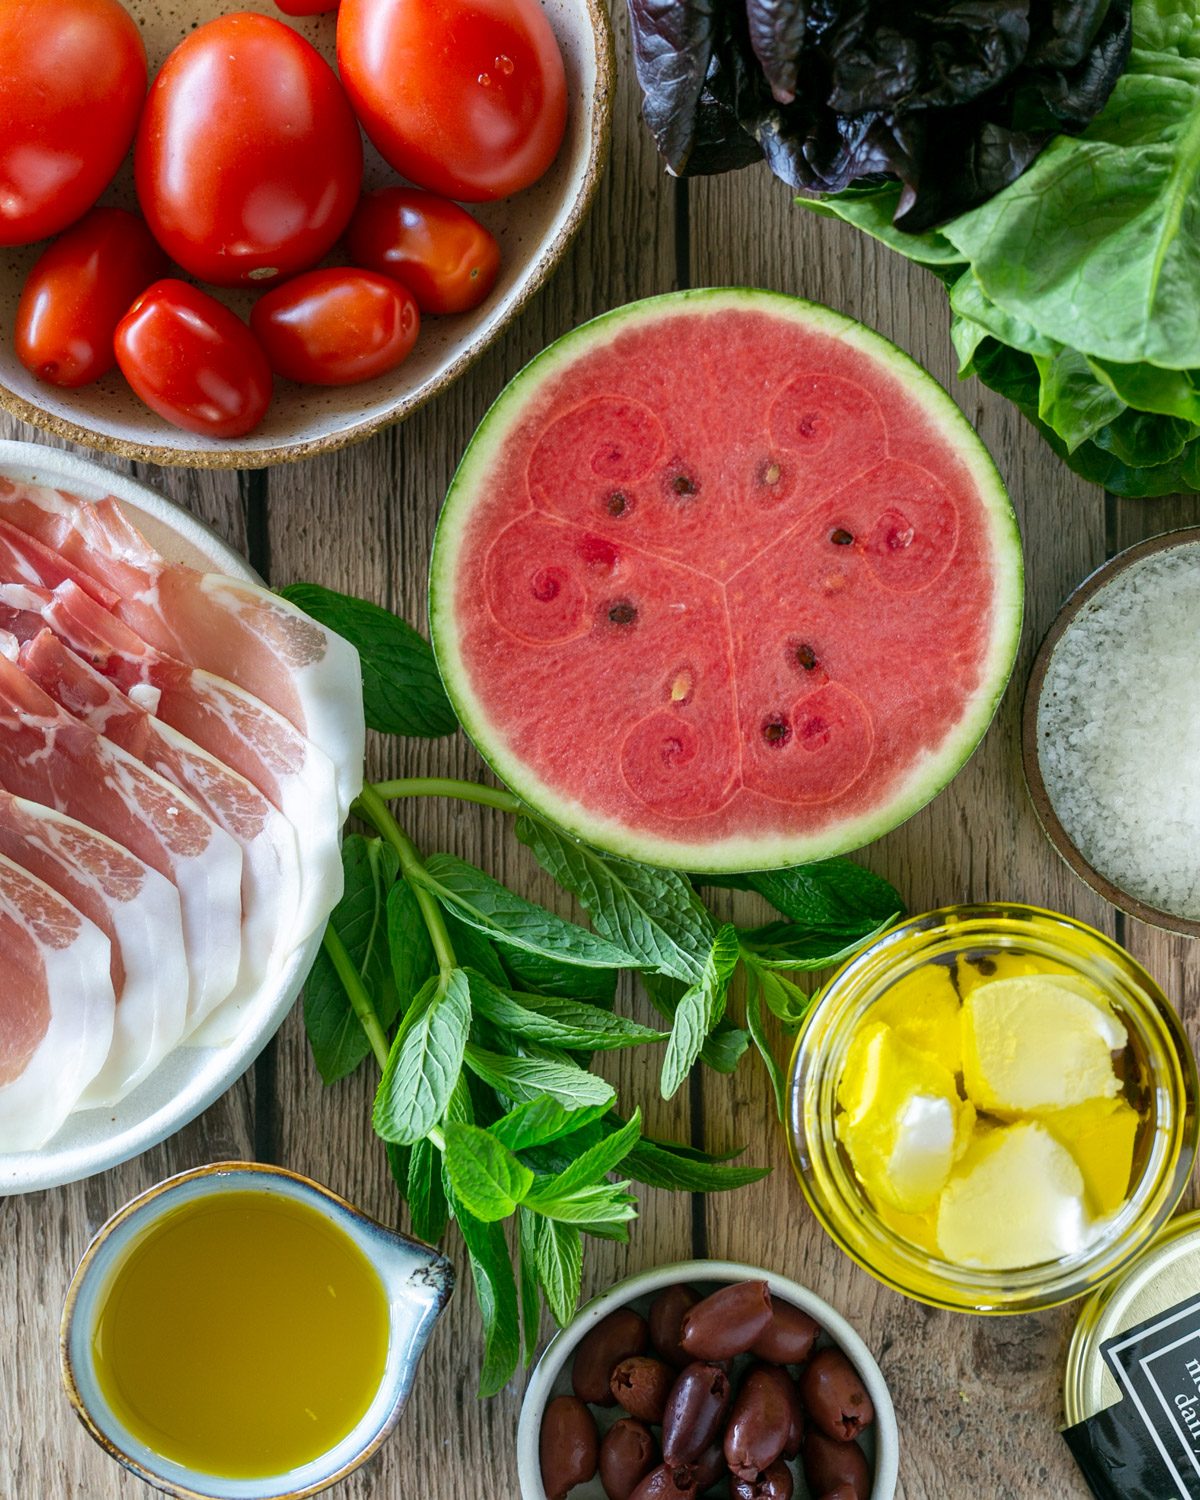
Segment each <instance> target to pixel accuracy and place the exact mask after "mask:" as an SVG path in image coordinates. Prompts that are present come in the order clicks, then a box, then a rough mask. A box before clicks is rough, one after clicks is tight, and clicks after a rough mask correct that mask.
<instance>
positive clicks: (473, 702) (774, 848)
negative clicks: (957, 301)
mask: <svg viewBox="0 0 1200 1500" xmlns="http://www.w3.org/2000/svg"><path fill="white" fill-rule="evenodd" d="M689 305H694V306H695V309H696V311H697V312H703V311H712V312H719V311H723V310H725V309H745V310H747V311H758V312H764V313H768V314H771V315H774V316H778V317H784V318H794V319H796V320H797V321H799V322H801V323H802V324H804V325H805V326H806V327H807V328H810V329H815V330H817V331H820V332H825V333H829V334H831V335H833V336H835V337H837V338H838V339H840V340H842V341H843V342H844V343H846V344H848V345H850V346H851V347H854V348H857V349H861V350H862V352H863V353H864V354H866V355H868V356H869V357H871V358H872V359H875V360H878V361H880V362H881V363H882V364H884V365H885V366H888V367H890V369H891V370H892V372H893V373H894V374H895V375H897V376H898V377H899V378H900V379H901V380H902V381H903V382H904V384H905V387H906V389H907V391H908V393H909V394H910V395H911V396H912V397H913V398H914V399H915V400H916V401H917V403H918V404H919V405H920V406H921V408H922V409H923V411H924V413H925V414H926V415H927V417H928V418H929V419H930V420H931V422H932V423H933V424H934V426H935V427H936V428H937V429H938V430H939V431H940V433H941V434H942V435H943V436H944V437H945V438H946V439H947V441H948V442H949V443H951V444H952V445H953V447H954V449H955V451H956V454H957V456H958V458H959V459H960V460H961V461H962V462H963V464H964V465H965V467H966V468H967V469H968V471H969V473H970V474H971V476H972V478H973V480H974V481H975V485H976V488H977V492H978V496H979V498H980V500H981V503H982V504H983V506H984V509H985V512H986V515H987V519H988V522H989V524H990V532H991V539H992V543H993V553H994V556H995V558H996V559H997V564H998V574H997V578H996V597H995V600H994V614H993V629H992V633H991V638H990V641H989V643H988V651H987V657H986V660H985V661H984V663H983V664H982V670H981V674H980V686H979V687H978V689H977V690H976V692H975V693H974V694H973V695H972V697H971V698H970V700H969V701H968V702H966V703H965V704H964V709H963V715H962V718H961V720H960V722H959V724H958V725H957V726H956V728H955V730H954V731H953V732H952V733H951V734H949V735H947V736H946V737H945V739H944V740H943V742H942V744H941V745H940V746H938V748H937V749H936V751H933V752H931V753H929V754H927V755H926V756H924V757H923V758H921V759H920V760H918V761H916V762H914V764H913V766H912V768H911V770H910V771H909V773H908V775H907V777H906V778H905V779H904V781H903V783H902V784H901V785H900V786H899V787H898V788H897V789H896V791H895V792H894V794H893V795H891V796H889V797H888V798H887V800H886V801H885V802H883V803H881V804H880V805H879V806H878V807H875V808H872V809H870V810H869V811H867V812H864V813H863V814H862V815H860V816H858V817H856V818H851V819H846V820H844V821H840V822H839V823H837V824H836V825H835V826H833V827H831V828H827V829H823V830H821V831H820V832H817V833H808V834H779V835H762V834H755V835H749V836H744V837H731V838H722V839H721V840H719V841H718V842H715V843H708V844H704V843H697V842H695V841H694V840H683V839H680V840H674V839H670V838H665V837H661V836H659V835H656V834H654V833H651V832H649V831H645V830H643V831H638V830H636V829H633V828H631V827H630V826H629V825H628V824H627V823H624V822H621V821H619V820H617V819H614V818H610V817H607V816H605V815H603V814H598V813H597V812H596V811H595V809H592V808H589V807H587V806H586V805H584V804H583V803H581V802H579V801H578V800H576V799H575V798H572V797H566V796H564V795H563V794H562V793H561V792H560V791H559V790H557V789H555V788H554V787H551V786H549V785H548V784H547V783H546V782H545V781H544V780H542V778H541V777H540V776H539V775H538V773H537V771H536V770H535V769H534V768H533V767H531V766H530V765H529V763H528V762H527V761H525V760H523V759H521V758H520V757H518V756H516V755H514V754H513V753H512V752H511V751H510V750H509V749H508V747H507V746H506V745H505V744H504V743H503V742H502V740H501V739H500V738H499V737H498V736H497V735H496V734H494V733H493V732H492V730H491V727H490V724H489V719H488V715H487V713H486V711H485V709H484V707H483V705H482V703H481V702H480V700H479V698H478V696H477V694H476V693H475V691H474V689H473V687H472V685H471V677H470V672H469V671H468V669H467V665H466V663H465V661H464V660H463V657H462V655H461V652H460V646H459V636H458V630H457V628H456V619H455V611H454V594H455V578H456V574H457V570H458V560H459V551H460V546H461V543H462V539H463V536H464V534H465V523H466V522H467V520H468V518H469V516H470V514H471V509H472V504H473V500H474V497H475V495H476V493H477V492H478V490H479V488H480V487H481V486H483V485H485V484H486V483H487V481H488V476H489V473H490V472H491V468H492V464H493V461H494V458H495V455H496V454H497V453H498V451H499V450H500V448H501V447H502V445H503V444H504V442H505V440H506V438H507V436H508V434H509V433H510V432H511V431H512V429H513V428H514V427H515V426H516V425H517V424H518V423H519V422H520V421H521V420H522V418H523V415H524V413H525V412H526V411H527V410H528V408H529V406H530V404H531V403H532V402H533V401H535V400H536V399H537V397H538V395H539V393H540V392H541V391H542V390H543V389H544V387H545V386H546V385H547V384H548V383H549V382H553V381H554V380H555V379H556V378H558V377H559V375H560V374H561V372H562V371H563V370H564V368H565V367H567V366H569V365H570V364H572V363H573V362H574V361H575V360H576V359H577V358H578V357H579V356H580V355H582V354H583V353H585V352H586V351H587V350H590V349H592V348H595V347H597V346H598V345H600V344H602V343H604V342H608V341H611V340H613V339H615V338H616V337H618V336H619V335H620V334H621V333H622V331H623V330H625V329H626V328H627V327H628V326H629V325H630V324H631V323H634V322H639V321H640V322H643V323H645V322H646V321H647V320H655V319H658V318H662V317H667V316H672V315H675V314H677V313H678V312H679V311H680V310H681V308H683V307H686V306H689ZM1023 608H1024V564H1023V559H1022V550H1021V534H1020V528H1019V526H1018V523H1017V518H1016V514H1015V512H1014V511H1013V507H1012V503H1011V501H1010V499H1009V496H1008V491H1007V490H1006V488H1005V485H1004V481H1003V480H1002V479H1001V477H1000V474H999V471H998V470H997V468H996V465H995V463H994V462H993V461H992V457H991V455H990V454H989V453H988V451H987V449H986V448H985V447H984V445H983V442H982V441H981V440H980V438H979V436H978V435H977V434H976V432H975V430H974V428H973V427H972V426H971V424H970V423H969V422H968V421H967V419H966V417H965V416H964V415H963V413H962V411H961V410H960V409H959V407H958V405H957V404H956V403H955V401H954V400H953V399H952V398H951V396H950V395H949V394H948V393H947V392H946V390H945V389H944V388H943V387H942V386H941V385H939V384H938V382H937V381H936V380H935V379H934V378H933V376H932V375H930V374H929V372H928V371H927V370H924V369H923V368H922V367H921V366H920V365H919V364H917V363H916V361H915V360H913V359H912V358H911V357H910V356H909V355H907V354H906V353H905V352H904V351H903V350H902V349H900V348H898V347H897V346H896V345H895V344H893V343H892V342H891V341H890V340H888V339H886V338H884V337H883V335H882V334H879V333H876V332H875V331H874V330H872V329H870V328H867V327H865V326H864V325H863V324H861V323H857V322H855V321H854V320H853V319H852V318H848V317H846V316H844V315H843V314H841V313H837V312H834V311H833V310H832V309H831V308H828V307H825V306H823V305H821V304H820V303H815V302H809V301H806V300H805V299H803V298H800V297H793V296H788V295H786V294H784V293H780V292H770V291H764V290H760V289H757V288H747V287H706V288H694V289H689V290H686V291H679V292H669V293H666V294H663V295H660V296H656V297H647V298H644V299H642V300H641V301H637V302H630V303H627V304H625V305H624V306H622V307H618V308H614V309H613V310H612V311H610V312H606V313H602V314H601V315H600V316H599V317H596V318H593V319H591V320H590V321H589V322H587V323H583V324H580V325H579V326H578V327H576V328H574V329H572V330H571V331H570V332H569V333H566V334H564V335H563V336H562V337H561V338H559V339H558V340H556V341H555V342H554V343H552V344H550V345H548V346H547V348H545V349H544V350H543V351H542V352H541V353H540V354H538V355H536V356H535V357H534V358H533V359H532V360H531V361H530V362H529V363H528V364H527V365H526V366H525V367H524V368H523V369H522V370H521V371H520V372H519V373H518V374H517V375H516V376H514V378H513V379H512V380H511V381H510V382H509V384H508V385H507V386H506V387H505V388H504V390H503V391H501V393H500V395H499V396H498V397H497V398H496V400H495V402H494V403H493V404H492V406H491V407H490V409H489V410H488V412H487V413H486V415H485V416H484V418H483V420H482V422H481V423H480V424H479V427H478V429H477V430H476V432H475V435H474V437H473V438H472V439H471V442H470V444H469V445H468V447H467V450H466V452H465V453H464V454H463V457H462V460H461V462H460V463H459V466H458V469H457V470H456V472H455V474H454V477H453V479H452V480H451V483H450V488H449V490H448V492H447V495H446V499H445V503H444V504H443V507H442V512H441V515H440V517H439V518H438V523H437V528H436V531H435V533H434V542H433V552H432V556H431V559H430V587H429V617H430V635H431V639H432V642H433V648H434V653H435V655H436V658H437V664H438V668H439V670H440V672H441V675H442V679H443V681H444V683H445V686H446V691H447V693H448V694H449V696H450V699H451V702H452V703H453V705H454V708H455V710H456V712H457V714H458V717H459V719H460V721H461V723H462V726H463V728H464V730H465V731H466V733H467V735H468V736H469V737H470V739H471V740H472V742H473V743H474V745H475V747H476V749H477V750H478V751H479V753H480V755H481V756H482V757H483V759H484V760H485V761H486V762H487V763H488V765H489V766H490V767H491V768H492V770H493V771H494V772H495V774H496V775H497V776H498V777H499V778H500V780H501V781H503V782H504V783H505V784H506V785H507V786H508V787H510V788H511V790H512V791H513V792H515V793H516V795H517V796H518V797H520V798H521V800H522V801H523V802H525V803H526V804H527V805H528V806H529V807H530V808H531V809H532V810H533V811H535V812H537V813H540V814H541V815H543V816H545V817H546V818H548V819H550V820H551V821H552V822H553V823H555V824H557V825H558V826H559V827H560V828H561V829H563V830H564V831H566V832H567V833H569V834H571V835H573V836H574V837H576V838H578V839H579V840H580V841H582V842H584V843H587V844H590V845H593V846H595V847H597V848H600V849H603V850H605V851H607V852H609V853H611V854H614V855H617V856H618V857H621V858H625V859H631V860H638V861H642V862H644V863H648V864H656V865H661V866H665V867H668V868H672V869H683V870H691V871H695V872H696V873H699V874H703V873H711V874H733V873H738V872H743V871H747V870H767V869H777V868H781V867H783V866H787V865H797V864H807V863H809V862H811V861H813V860H818V859H827V858H830V857H832V856H834V855H838V854H845V853H848V852H849V851H851V850H854V849H859V848H862V847H863V846H864V845H866V844H869V843H872V842H873V841H874V840H875V839H877V838H881V837H882V836H883V835H884V834H885V833H889V832H891V830H892V829H894V828H896V827H897V826H898V825H899V824H901V823H903V822H904V821H906V820H907V819H908V818H910V817H911V816H912V815H913V814H914V813H916V812H918V811H919V810H920V809H921V808H922V807H924V806H925V805H926V804H927V803H928V802H930V801H931V800H932V799H933V798H934V797H935V796H936V795H937V794H938V793H939V792H940V791H942V790H943V788H944V787H945V786H946V785H947V784H948V783H949V782H950V781H951V780H952V779H953V778H954V776H955V775H957V773H958V772H959V771H960V770H961V769H962V767H963V766H964V765H965V763H966V762H967V760H968V759H969V758H970V756H971V755H972V753H973V752H974V750H975V748H976V747H977V745H978V744H979V742H980V741H981V740H982V738H983V736H984V734H985V733H986V731H987V728H988V726H989V724H990V723H991V721H992V718H993V716H994V715H995V712H996V709H997V706H998V705H999V703H1000V700H1001V698H1002V697H1003V695H1004V691H1005V688H1006V687H1007V685H1008V680H1009V677H1010V675H1011V673H1012V668H1013V664H1014V662H1015V660H1016V654H1017V648H1018V645H1019V642H1020V636H1021V623H1022V615H1023Z"/></svg>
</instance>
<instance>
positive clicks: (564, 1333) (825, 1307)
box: [517, 1260, 900, 1500]
mask: <svg viewBox="0 0 1200 1500" xmlns="http://www.w3.org/2000/svg"><path fill="white" fill-rule="evenodd" d="M680 1281H683V1282H686V1283H687V1284H688V1285H689V1286H692V1287H695V1289H696V1290H697V1291H698V1292H700V1293H702V1294H705V1295H706V1294H707V1293H709V1292H715V1291H717V1290H718V1289H719V1288H720V1287H722V1286H727V1285H729V1284H731V1283H734V1282H738V1281H765V1282H766V1283H767V1285H768V1286H769V1287H770V1289H771V1295H772V1296H773V1297H778V1298H780V1300H781V1301H784V1302H790V1303H792V1305H793V1306H794V1307H799V1308H801V1309H803V1311H804V1312H806V1313H808V1315H809V1316H810V1317H811V1318H814V1319H815V1320H816V1321H817V1322H818V1323H819V1324H820V1325H821V1327H822V1328H823V1329H824V1330H825V1332H826V1334H827V1335H828V1336H829V1340H830V1342H832V1343H833V1344H834V1345H836V1346H837V1348H839V1349H841V1350H842V1351H843V1353H844V1354H845V1355H846V1357H847V1358H848V1359H849V1361H850V1363H851V1364H852V1365H853V1366H854V1368H855V1369H856V1370H857V1371H858V1373H859V1376H860V1377H861V1379H862V1382H863V1384H864V1385H865V1386H866V1388H867V1393H868V1394H869V1395H870V1397H871V1400H872V1402H873V1403H874V1406H875V1421H874V1423H873V1424H872V1425H871V1427H869V1428H868V1429H867V1431H866V1433H865V1434H864V1436H863V1444H862V1446H863V1449H864V1451H865V1453H866V1455H867V1458H868V1460H869V1461H870V1463H871V1464H872V1466H873V1470H874V1481H873V1483H872V1485H871V1493H870V1495H869V1496H866V1497H864V1500H892V1497H893V1496H894V1495H895V1493H896V1481H897V1476H898V1474H899V1461H900V1438H899V1433H898V1431H897V1428H896V1411H895V1408H894V1406H893V1405H892V1398H891V1395H890V1394H889V1392H888V1388H887V1382H886V1381H885V1380H884V1378H883V1372H882V1370H880V1368H879V1366H878V1364H876V1362H875V1359H874V1356H873V1355H872V1354H871V1351H870V1350H869V1349H868V1348H867V1346H866V1344H864V1343H863V1341H862V1339H861V1338H859V1336H858V1334H857V1333H855V1331H854V1329H853V1328H852V1327H851V1326H850V1324H849V1323H848V1322H847V1321H846V1319H845V1318H843V1317H842V1315H841V1313H839V1312H836V1311H835V1310H834V1309H833V1308H832V1307H830V1305H829V1303H828V1302H826V1301H824V1300H823V1299H822V1298H821V1297H818V1296H817V1294H816V1293H815V1292H810V1291H809V1289H808V1288H807V1287H805V1286H801V1285H800V1283H799V1282H798V1281H791V1280H789V1279H788V1278H787V1277H786V1276H779V1275H777V1274H776V1273H775V1272H774V1271H764V1270H762V1269H761V1268H760V1267H759V1266H744V1265H739V1264H738V1263H737V1262H736V1261H732V1260H688V1261H680V1262H678V1263H677V1264H675V1265H670V1266H657V1267H655V1269H654V1270H652V1271H641V1272H639V1273H638V1275H636V1276H629V1277H627V1278H626V1279H625V1280H624V1281H618V1282H617V1284H616V1285H615V1286H613V1287H610V1288H609V1290H608V1291H607V1292H605V1293H604V1294H603V1295H602V1296H600V1297H596V1298H594V1299H593V1300H592V1301H591V1302H589V1303H588V1304H587V1306H586V1307H583V1308H581V1309H580V1310H579V1312H578V1313H577V1314H576V1316H575V1317H574V1318H573V1319H572V1320H571V1322H570V1323H568V1324H567V1326H566V1327H565V1328H563V1329H561V1330H560V1331H559V1332H558V1333H556V1334H555V1335H554V1337H553V1338H552V1339H551V1340H550V1342H549V1343H548V1344H547V1345H546V1348H545V1350H544V1351H543V1353H542V1357H541V1359H540V1360H539V1361H538V1363H537V1368H536V1369H535V1370H534V1372H533V1374H532V1376H531V1377H530V1380H529V1385H528V1386H527V1387H526V1390H525V1400H524V1402H523V1404H522V1406H521V1420H520V1424H519V1425H518V1427H517V1478H518V1480H519V1482H520V1486H521V1500H546V1491H545V1487H544V1486H543V1484H542V1472H541V1460H540V1456H539V1452H538V1449H539V1440H540V1437H541V1430H542V1417H543V1415H544V1413H545V1410H546V1406H547V1404H548V1403H549V1402H550V1401H552V1400H553V1399H554V1397H555V1396H563V1395H570V1394H571V1362H572V1360H573V1358H574V1354H575V1349H576V1347H577V1346H578V1344H579V1341H580V1339H582V1338H583V1337H584V1335H585V1334H587V1333H590V1332H591V1330H592V1329H593V1328H594V1327H595V1326H596V1324H597V1323H599V1322H600V1321H601V1319H603V1318H607V1317H608V1315H609V1313H612V1312H616V1310H617V1309H618V1308H619V1307H633V1308H635V1309H636V1310H637V1311H638V1312H640V1313H641V1314H642V1315H643V1317H644V1316H645V1315H646V1312H647V1310H648V1309H649V1306H650V1303H651V1302H652V1301H653V1300H654V1298H655V1296H656V1295H657V1294H658V1293H659V1292H661V1291H662V1290H663V1288H664V1287H668V1286H674V1285H675V1283H676V1282H680ZM618 1415H619V1412H618V1411H617V1409H616V1408H615V1407H614V1408H612V1410H611V1411H608V1412H603V1411H602V1412H600V1413H599V1420H600V1426H601V1428H602V1429H606V1428H607V1426H608V1425H609V1423H610V1422H611V1421H612V1420H613V1419H615V1418H616V1417H617V1416H618ZM606 1418H607V1421H606V1420H605V1419H606ZM789 1467H790V1468H791V1469H792V1472H793V1474H794V1475H795V1476H796V1477H797V1479H798V1488H797V1490H796V1495H797V1497H798V1500H799V1497H802V1496H805V1495H807V1494H808V1490H807V1488H806V1487H805V1483H804V1479H803V1475H802V1474H801V1471H800V1464H799V1461H796V1462H794V1463H792V1464H791V1465H789ZM727 1493H728V1490H727V1489H713V1490H710V1491H706V1494H711V1495H724V1494H727ZM569 1500H605V1493H604V1488H603V1486H602V1485H601V1483H600V1480H599V1479H598V1478H596V1479H591V1480H589V1481H588V1483H587V1484H580V1485H576V1487H575V1488H574V1489H573V1490H572V1491H571V1494H570V1497H569Z"/></svg>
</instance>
